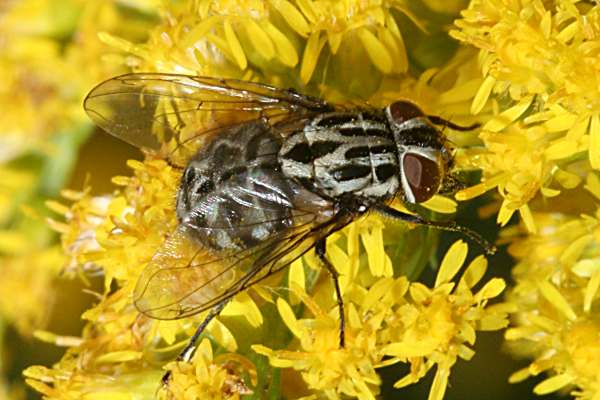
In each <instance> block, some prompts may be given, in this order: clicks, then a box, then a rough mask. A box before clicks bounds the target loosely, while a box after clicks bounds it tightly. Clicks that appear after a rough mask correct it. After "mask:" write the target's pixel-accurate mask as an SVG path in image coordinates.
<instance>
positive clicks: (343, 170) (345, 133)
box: [278, 112, 400, 200]
mask: <svg viewBox="0 0 600 400" xmlns="http://www.w3.org/2000/svg"><path fill="white" fill-rule="evenodd" d="M278 159H279V163H280V165H281V170H282V172H283V173H284V174H285V175H286V176H288V177H290V178H292V179H295V180H297V181H299V182H302V184H303V185H304V186H305V187H307V188H309V189H310V190H312V191H314V192H316V193H319V194H321V195H323V196H326V197H328V198H339V197H341V196H346V195H353V196H357V197H362V198H366V199H377V200H386V199H389V198H391V197H392V196H394V195H395V193H396V192H397V191H398V188H399V187H400V180H399V174H398V172H399V166H398V154H397V146H396V145H395V142H394V137H393V135H392V132H391V131H390V129H389V127H388V125H387V122H386V119H385V116H384V115H383V113H375V112H335V113H327V114H322V115H321V116H319V117H317V118H315V119H314V120H312V121H311V122H310V123H308V124H307V125H306V126H305V127H304V128H303V129H302V130H299V131H297V132H295V133H293V134H292V135H290V136H289V137H288V138H287V139H286V140H285V141H284V142H283V143H282V146H281V149H280V151H279V156H278Z"/></svg>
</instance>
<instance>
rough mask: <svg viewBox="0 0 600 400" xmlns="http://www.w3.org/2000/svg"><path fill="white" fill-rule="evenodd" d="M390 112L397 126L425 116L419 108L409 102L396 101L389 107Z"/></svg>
mask: <svg viewBox="0 0 600 400" xmlns="http://www.w3.org/2000/svg"><path fill="white" fill-rule="evenodd" d="M388 110H389V113H390V117H391V118H392V120H393V121H394V122H395V123H396V124H401V123H403V122H405V121H408V120H409V119H413V118H416V117H422V116H424V115H425V114H424V113H423V111H421V109H420V108H419V107H417V106H416V105H415V104H413V103H411V102H409V101H396V102H394V103H392V104H390V105H389V106H388Z"/></svg>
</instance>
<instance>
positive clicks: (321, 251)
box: [315, 238, 346, 349]
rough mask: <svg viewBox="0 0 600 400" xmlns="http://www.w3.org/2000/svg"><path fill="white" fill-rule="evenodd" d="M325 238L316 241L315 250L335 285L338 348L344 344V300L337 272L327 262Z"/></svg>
mask: <svg viewBox="0 0 600 400" xmlns="http://www.w3.org/2000/svg"><path fill="white" fill-rule="evenodd" d="M326 240H327V238H323V239H321V240H319V241H318V242H317V244H316V245H315V252H316V253H317V256H319V258H320V259H321V261H322V262H323V264H324V265H325V267H326V268H327V271H329V274H331V279H333V285H334V286H335V294H336V298H337V304H338V310H339V311H340V348H341V349H343V348H344V347H345V346H346V340H345V332H344V330H345V325H346V324H345V317H344V300H343V299H342V291H341V290H340V282H339V279H338V278H339V274H338V272H337V270H336V269H335V267H334V266H333V265H332V264H331V262H329V260H328V259H327V257H326V256H325V252H326V249H325V242H326Z"/></svg>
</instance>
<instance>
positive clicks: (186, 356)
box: [162, 299, 230, 385]
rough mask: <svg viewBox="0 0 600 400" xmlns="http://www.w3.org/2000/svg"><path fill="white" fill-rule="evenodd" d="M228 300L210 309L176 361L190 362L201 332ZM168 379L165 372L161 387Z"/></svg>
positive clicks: (169, 372) (169, 377) (169, 374)
mask: <svg viewBox="0 0 600 400" xmlns="http://www.w3.org/2000/svg"><path fill="white" fill-rule="evenodd" d="M229 300H230V299H224V300H222V301H221V302H220V303H218V304H217V305H216V306H214V307H213V308H211V309H210V311H209V312H208V314H207V315H206V317H205V318H204V321H202V323H201V324H200V325H198V328H196V332H195V333H194V334H193V335H192V337H191V338H190V340H189V341H188V343H187V345H186V346H185V347H184V349H183V350H182V351H181V353H179V355H178V356H177V358H176V360H177V361H184V362H190V361H191V360H192V357H194V353H196V349H197V348H198V339H199V338H200V335H201V334H202V332H204V330H205V329H206V327H207V326H208V324H209V323H210V321H212V320H213V319H214V318H215V317H216V316H218V315H219V314H220V313H221V311H223V308H225V306H226V305H227V303H229ZM169 379H171V371H167V372H166V373H165V374H164V375H163V377H162V383H163V385H168V384H169Z"/></svg>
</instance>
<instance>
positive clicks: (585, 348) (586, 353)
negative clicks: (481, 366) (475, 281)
mask: <svg viewBox="0 0 600 400" xmlns="http://www.w3.org/2000/svg"><path fill="white" fill-rule="evenodd" d="M534 217H535V219H536V221H537V222H538V224H539V225H540V233H539V234H537V235H531V236H529V237H527V238H524V239H521V240H519V241H514V243H513V244H512V245H511V246H510V252H511V254H512V255H513V256H514V257H516V258H517V260H518V264H517V265H516V266H515V268H514V270H513V275H514V278H515V281H516V285H515V286H514V288H512V289H511V290H510V291H509V294H508V296H507V302H508V305H509V306H510V307H512V308H513V312H514V318H513V321H514V322H513V323H512V324H511V327H510V328H509V329H508V330H507V331H506V339H507V340H508V341H509V343H510V344H511V346H510V348H511V350H512V351H513V352H515V354H518V355H520V356H521V357H523V356H525V357H527V358H531V359H533V362H532V363H531V364H530V365H529V366H528V367H526V368H524V369H522V370H520V371H517V372H515V373H514V374H513V375H512V376H511V381H512V382H518V381H521V380H524V379H526V378H527V377H529V376H532V375H538V374H540V373H543V372H546V373H548V374H549V375H550V377H548V378H547V379H546V380H544V381H542V382H541V383H539V384H538V385H537V386H536V387H535V388H534V392H535V393H536V394H539V395H542V394H546V393H550V392H554V391H558V390H563V389H569V390H570V391H571V392H572V394H573V395H575V396H577V397H580V398H582V399H595V398H597V396H598V395H599V394H600V375H599V374H598V371H600V345H599V342H598V338H599V337H600V320H598V317H597V316H596V314H597V308H598V299H599V298H600V292H599V291H598V288H599V287H600V264H599V262H598V261H599V260H600V245H599V243H600V240H599V239H600V224H599V222H598V221H599V219H598V218H599V217H600V211H597V212H596V215H595V216H586V215H583V216H582V217H579V218H578V217H569V216H566V215H562V214H543V213H539V214H535V215H534ZM508 234H511V233H510V232H507V235H508ZM512 234H513V235H514V233H512Z"/></svg>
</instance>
